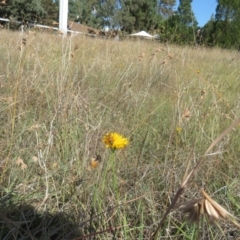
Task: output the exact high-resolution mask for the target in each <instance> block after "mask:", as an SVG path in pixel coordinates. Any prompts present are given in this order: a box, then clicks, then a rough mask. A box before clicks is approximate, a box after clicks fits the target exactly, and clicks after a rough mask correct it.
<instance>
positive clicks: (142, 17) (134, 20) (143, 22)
mask: <svg viewBox="0 0 240 240" xmlns="http://www.w3.org/2000/svg"><path fill="white" fill-rule="evenodd" d="M121 6H122V8H121V11H120V12H119V25H120V26H121V28H122V30H123V31H125V32H128V33H131V32H132V31H133V30H135V31H140V30H147V31H150V30H151V31H153V30H154V29H157V28H158V26H159V23H160V21H161V19H162V17H161V16H160V15H159V14H158V11H157V1H155V0H125V1H121Z"/></svg>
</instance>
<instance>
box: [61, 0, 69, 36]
mask: <svg viewBox="0 0 240 240" xmlns="http://www.w3.org/2000/svg"><path fill="white" fill-rule="evenodd" d="M67 22H68V0H60V7H59V31H60V32H62V33H63V34H64V35H66V34H67V31H68V29H67Z"/></svg>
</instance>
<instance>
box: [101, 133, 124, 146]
mask: <svg viewBox="0 0 240 240" xmlns="http://www.w3.org/2000/svg"><path fill="white" fill-rule="evenodd" d="M103 142H104V143H105V144H106V147H108V148H111V149H119V148H125V147H126V146H127V145H128V142H129V141H128V139H127V138H124V137H123V136H121V135H120V134H118V133H116V132H111V133H107V134H106V135H105V136H104V137H103Z"/></svg>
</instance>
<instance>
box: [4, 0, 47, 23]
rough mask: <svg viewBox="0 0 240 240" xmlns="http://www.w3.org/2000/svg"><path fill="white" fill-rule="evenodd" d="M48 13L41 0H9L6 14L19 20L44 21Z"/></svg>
mask: <svg viewBox="0 0 240 240" xmlns="http://www.w3.org/2000/svg"><path fill="white" fill-rule="evenodd" d="M44 14H46V12H45V11H44V9H43V7H42V6H41V1H37V0H8V1H7V7H6V12H5V16H6V17H8V18H15V19H17V20H19V21H37V22H42V20H41V19H42V17H43V16H44Z"/></svg>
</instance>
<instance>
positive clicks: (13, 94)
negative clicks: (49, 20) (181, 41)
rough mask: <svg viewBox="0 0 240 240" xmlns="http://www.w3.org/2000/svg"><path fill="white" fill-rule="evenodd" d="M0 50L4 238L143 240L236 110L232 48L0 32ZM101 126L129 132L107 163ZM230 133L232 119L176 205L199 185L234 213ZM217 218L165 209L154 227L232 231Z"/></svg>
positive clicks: (200, 233) (203, 234)
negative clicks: (95, 161)
mask: <svg viewBox="0 0 240 240" xmlns="http://www.w3.org/2000/svg"><path fill="white" fill-rule="evenodd" d="M23 38H24V39H25V40H23ZM0 53H1V54H0V94H1V95H0V111H1V115H0V133H1V135H0V150H1V151H0V157H1V158H0V171H1V175H0V181H1V185H0V186H1V188H0V206H1V208H2V210H3V211H2V213H1V215H0V217H1V219H2V220H1V224H0V236H1V238H2V239H4V238H5V239H13V238H14V239H20V238H21V237H22V238H24V237H26V239H34V238H35V239H72V238H74V237H76V238H77V239H83V238H89V239H90V238H91V237H92V238H93V237H95V238H96V239H111V238H112V239H149V238H150V237H151V236H152V234H153V233H154V231H156V228H157V225H158V223H159V221H160V220H161V218H162V216H163V214H164V212H165V211H166V210H167V208H168V206H169V204H170V203H171V199H172V197H173V196H174V194H175V193H176V191H177V189H178V187H179V185H180V184H181V182H182V179H183V178H184V175H185V172H186V169H187V168H189V169H193V167H194V166H195V165H196V164H197V162H198V161H199V159H201V157H202V155H203V154H204V153H205V151H206V149H207V148H208V147H209V145H210V144H211V143H212V141H213V140H214V139H215V138H217V137H218V136H219V135H220V134H221V132H222V131H223V130H224V129H226V128H227V127H228V126H229V125H231V123H232V122H233V121H234V120H235V119H237V118H238V116H239V111H240V110H239V103H240V101H239V90H238V89H239V85H240V82H239V76H240V74H239V72H240V70H239V62H240V58H239V55H238V53H236V52H234V51H229V50H221V49H210V48H191V47H187V46H186V47H178V46H173V45H164V44H161V43H159V42H152V41H132V40H126V41H120V42H117V41H106V40H102V39H92V38H86V37H84V36H69V37H67V38H62V37H60V36H58V35H47V34H40V33H38V34H37V35H36V36H34V35H27V34H26V35H21V34H19V33H13V32H4V31H1V33H0ZM110 131H117V132H119V133H121V134H123V135H124V136H126V137H128V138H129V140H130V144H129V146H128V147H127V148H126V149H124V150H121V151H118V152H116V155H115V159H114V165H109V164H108V162H109V159H110V158H111V152H110V151H109V149H106V148H105V146H104V144H103V142H102V138H103V135H104V134H105V133H107V132H110ZM238 140H239V126H237V127H235V128H234V129H233V131H232V132H231V133H230V134H228V135H226V136H225V137H224V138H223V139H222V140H221V141H220V142H219V143H217V146H215V148H214V150H213V151H212V152H211V153H209V154H208V155H207V156H206V159H205V160H204V162H203V164H202V165H201V167H200V168H199V170H198V173H197V175H195V176H194V178H193V179H192V181H191V182H190V183H189V184H188V185H187V187H186V189H185V192H184V194H183V195H181V197H179V199H178V204H181V203H183V202H187V201H189V200H191V199H192V198H199V197H200V194H201V193H200V191H199V189H200V188H204V189H205V191H206V192H208V193H212V195H211V196H212V197H213V198H214V199H215V200H216V201H217V202H218V203H220V204H221V205H222V206H224V207H225V209H227V210H228V211H229V212H230V213H232V214H233V215H235V216H237V217H238V216H239V209H240V208H239V204H238V202H239V174H238V173H239V170H240V169H239V164H238V159H239V155H240V150H239V144H238V142H239V141H238ZM96 155H100V156H101V158H102V161H101V162H100V164H99V165H98V167H96V168H92V167H91V165H90V161H91V158H93V157H94V156H96ZM219 225H220V227H221V231H220V230H219V228H217V227H216V226H214V225H209V224H208V223H206V222H205V221H204V222H203V223H202V224H200V225H190V224H189V223H188V222H187V221H186V217H185V215H183V214H182V213H181V212H180V211H178V209H175V210H174V211H171V213H170V214H169V215H168V216H167V218H166V220H165V221H164V224H163V227H162V228H161V230H160V231H159V232H158V233H157V234H158V236H159V237H160V236H161V237H160V238H159V239H161V238H163V239H164V238H167V239H197V238H199V239H226V237H231V236H233V238H234V239H237V238H239V237H240V236H239V232H238V230H237V228H236V227H235V226H232V224H231V223H230V222H228V221H224V222H219ZM13 229H14V231H13Z"/></svg>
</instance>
